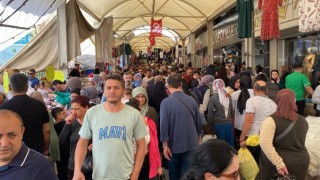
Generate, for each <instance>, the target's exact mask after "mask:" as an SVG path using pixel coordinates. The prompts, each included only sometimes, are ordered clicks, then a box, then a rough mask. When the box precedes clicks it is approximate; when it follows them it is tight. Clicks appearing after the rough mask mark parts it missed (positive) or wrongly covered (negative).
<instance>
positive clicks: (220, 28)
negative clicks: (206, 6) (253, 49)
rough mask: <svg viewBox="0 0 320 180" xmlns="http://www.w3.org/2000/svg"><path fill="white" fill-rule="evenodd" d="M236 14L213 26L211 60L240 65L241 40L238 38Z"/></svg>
mask: <svg viewBox="0 0 320 180" xmlns="http://www.w3.org/2000/svg"><path fill="white" fill-rule="evenodd" d="M237 20H238V14H234V15H231V16H230V17H228V18H226V19H224V20H222V21H221V22H219V23H217V24H216V25H214V26H213V48H214V53H213V54H214V55H213V61H214V62H215V61H217V62H219V63H222V62H225V63H234V64H235V65H237V66H238V67H240V65H241V62H242V47H243V41H242V40H241V39H239V38H238V24H237Z"/></svg>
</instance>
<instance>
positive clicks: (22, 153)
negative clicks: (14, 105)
mask: <svg viewBox="0 0 320 180" xmlns="http://www.w3.org/2000/svg"><path fill="white" fill-rule="evenodd" d="M24 131H25V127H24V125H23V120H22V119H21V117H20V116H19V115H18V114H17V113H15V112H13V111H10V110H5V109H2V110H0V150H1V151H0V179H30V180H38V179H46V180H57V179H58V178H57V176H56V174H55V172H54V166H53V163H52V162H51V161H49V160H47V159H46V158H45V157H44V156H42V155H41V154H39V153H37V152H36V151H34V150H32V149H30V148H29V147H28V146H26V145H25V144H24V143H23V142H22V139H23V138H22V137H23V136H24Z"/></svg>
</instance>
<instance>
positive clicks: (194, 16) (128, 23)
mask: <svg viewBox="0 0 320 180" xmlns="http://www.w3.org/2000/svg"><path fill="white" fill-rule="evenodd" d="M9 1H10V0H2V1H1V5H2V6H3V7H11V8H16V9H18V8H19V5H21V3H22V1H18V0H16V1H13V2H15V6H13V4H12V3H11V4H9V5H8V6H6V5H7V4H8V3H9ZM64 2H65V1H64V0H50V1H49V0H48V1H43V0H28V1H26V5H25V6H24V7H23V8H21V9H19V10H18V11H21V12H23V13H29V14H35V15H39V14H42V13H43V12H44V10H46V9H47V8H48V7H50V6H49V5H50V4H53V6H51V8H50V12H52V10H53V9H56V8H57V7H58V6H59V5H61V3H64ZM235 2H236V1H235V0H197V1H195V0H165V1H158V0H99V1H94V2H93V1H92V0H70V1H68V6H67V26H68V29H67V33H68V40H67V42H68V50H67V51H68V60H70V59H73V58H74V57H76V56H78V55H80V45H79V44H80V42H82V41H83V40H85V39H86V38H88V37H91V36H92V35H94V34H95V35H97V31H96V29H99V28H100V27H102V26H103V23H104V22H106V17H112V25H111V27H110V25H108V26H106V27H105V28H107V27H108V28H111V31H112V34H113V35H114V37H115V38H116V40H115V41H113V44H112V45H117V44H116V43H122V42H127V43H130V44H131V47H132V49H133V50H134V51H139V50H142V51H146V50H147V48H148V46H150V44H149V41H148V33H149V31H150V30H149V28H148V27H149V26H150V22H151V18H154V19H156V20H159V19H161V20H162V25H163V29H164V30H165V31H168V33H163V36H162V37H157V38H156V45H155V47H158V48H164V49H168V48H170V47H173V46H175V45H177V44H178V43H179V40H180V39H184V38H186V37H187V36H188V35H189V34H190V33H191V32H193V31H195V30H196V29H197V28H199V27H201V26H205V25H206V23H207V20H208V19H211V18H212V17H214V16H215V15H218V14H219V13H221V12H222V11H223V10H224V9H225V8H226V7H230V5H232V4H235ZM70 4H71V5H70ZM31 5H32V6H31ZM29 6H30V8H29ZM31 7H32V8H31ZM78 7H80V9H81V11H80V10H79V9H78ZM1 10H3V9H0V12H1ZM81 12H82V13H81ZM48 13H49V11H48V12H46V14H48ZM83 14H84V15H83ZM88 15H89V16H90V17H89V18H88ZM84 16H86V17H84ZM1 18H2V17H1ZM10 18H11V17H9V18H8V19H10ZM35 19H36V18H35ZM1 20H2V19H1ZM1 20H0V22H1ZM52 21H53V22H51V23H50V24H49V25H51V27H52V28H49V25H48V26H47V27H46V28H45V29H44V30H43V31H45V32H42V33H40V34H39V36H40V35H42V36H44V35H46V34H50V33H51V34H50V38H48V37H47V39H46V40H47V41H51V42H52V43H44V42H42V43H43V44H42V45H41V46H40V45H39V43H40V42H41V41H43V40H45V38H43V37H41V38H35V39H34V42H31V43H32V45H28V46H27V47H28V48H31V47H39V48H40V49H39V51H40V50H41V52H42V53H47V54H48V49H50V51H51V52H52V55H50V56H48V57H45V55H42V56H44V57H43V58H42V59H40V58H34V57H32V56H35V55H32V54H35V53H36V51H35V50H28V49H23V50H22V51H21V52H20V53H19V54H18V55H17V56H15V57H14V58H13V59H12V60H11V61H9V63H8V64H7V65H6V66H5V67H2V68H1V69H0V71H3V69H4V68H19V69H23V70H26V69H29V68H35V69H37V70H43V69H44V67H46V66H47V65H48V64H52V63H54V64H56V65H57V63H56V61H57V56H58V55H57V53H58V52H57V48H54V47H50V46H53V45H56V46H57V43H56V41H55V40H54V39H55V37H56V36H57V31H55V32H52V31H53V29H54V28H56V27H55V26H56V25H55V24H56V23H54V21H56V20H55V19H53V20H52ZM87 21H91V22H90V23H88V22H87ZM93 21H94V22H93ZM30 24H33V23H30ZM90 24H91V25H93V24H97V26H98V27H95V28H93V27H92V26H91V25H90ZM101 32H109V33H110V30H107V29H100V30H99V32H98V34H99V33H101ZM163 32H164V31H163ZM9 37H10V36H9ZM93 41H94V42H95V43H97V42H98V43H100V44H101V46H102V47H101V46H100V48H98V49H96V50H97V51H101V52H102V49H103V48H105V46H108V48H109V47H110V46H111V43H106V42H111V38H110V36H108V37H105V36H104V37H100V39H99V40H98V41H97V40H96V39H95V38H93ZM31 43H30V44H31ZM53 43H54V44H53ZM45 44H47V45H48V46H46V45H45ZM49 44H50V46H49ZM0 47H1V46H0ZM30 51H32V52H34V53H30ZM51 52H50V53H51ZM108 54H110V52H108ZM99 58H104V57H103V56H102V55H99V53H98V54H97V59H99ZM30 62H32V63H30ZM39 63H40V64H41V65H40V64H39ZM56 67H57V66H56ZM57 68H59V67H57Z"/></svg>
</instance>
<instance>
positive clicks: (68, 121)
mask: <svg viewBox="0 0 320 180" xmlns="http://www.w3.org/2000/svg"><path fill="white" fill-rule="evenodd" d="M75 118H76V114H75V113H74V112H71V114H70V115H69V116H68V117H67V118H66V124H69V125H70V124H71V123H72V121H73V120H74V119H75Z"/></svg>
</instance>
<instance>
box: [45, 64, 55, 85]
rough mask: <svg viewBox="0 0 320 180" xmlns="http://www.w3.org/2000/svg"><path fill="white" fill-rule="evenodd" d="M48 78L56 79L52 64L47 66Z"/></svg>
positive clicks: (49, 79) (50, 79)
mask: <svg viewBox="0 0 320 180" xmlns="http://www.w3.org/2000/svg"><path fill="white" fill-rule="evenodd" d="M46 79H47V80H48V81H49V82H51V81H53V79H54V67H53V66H52V65H49V66H48V67H47V68H46Z"/></svg>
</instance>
